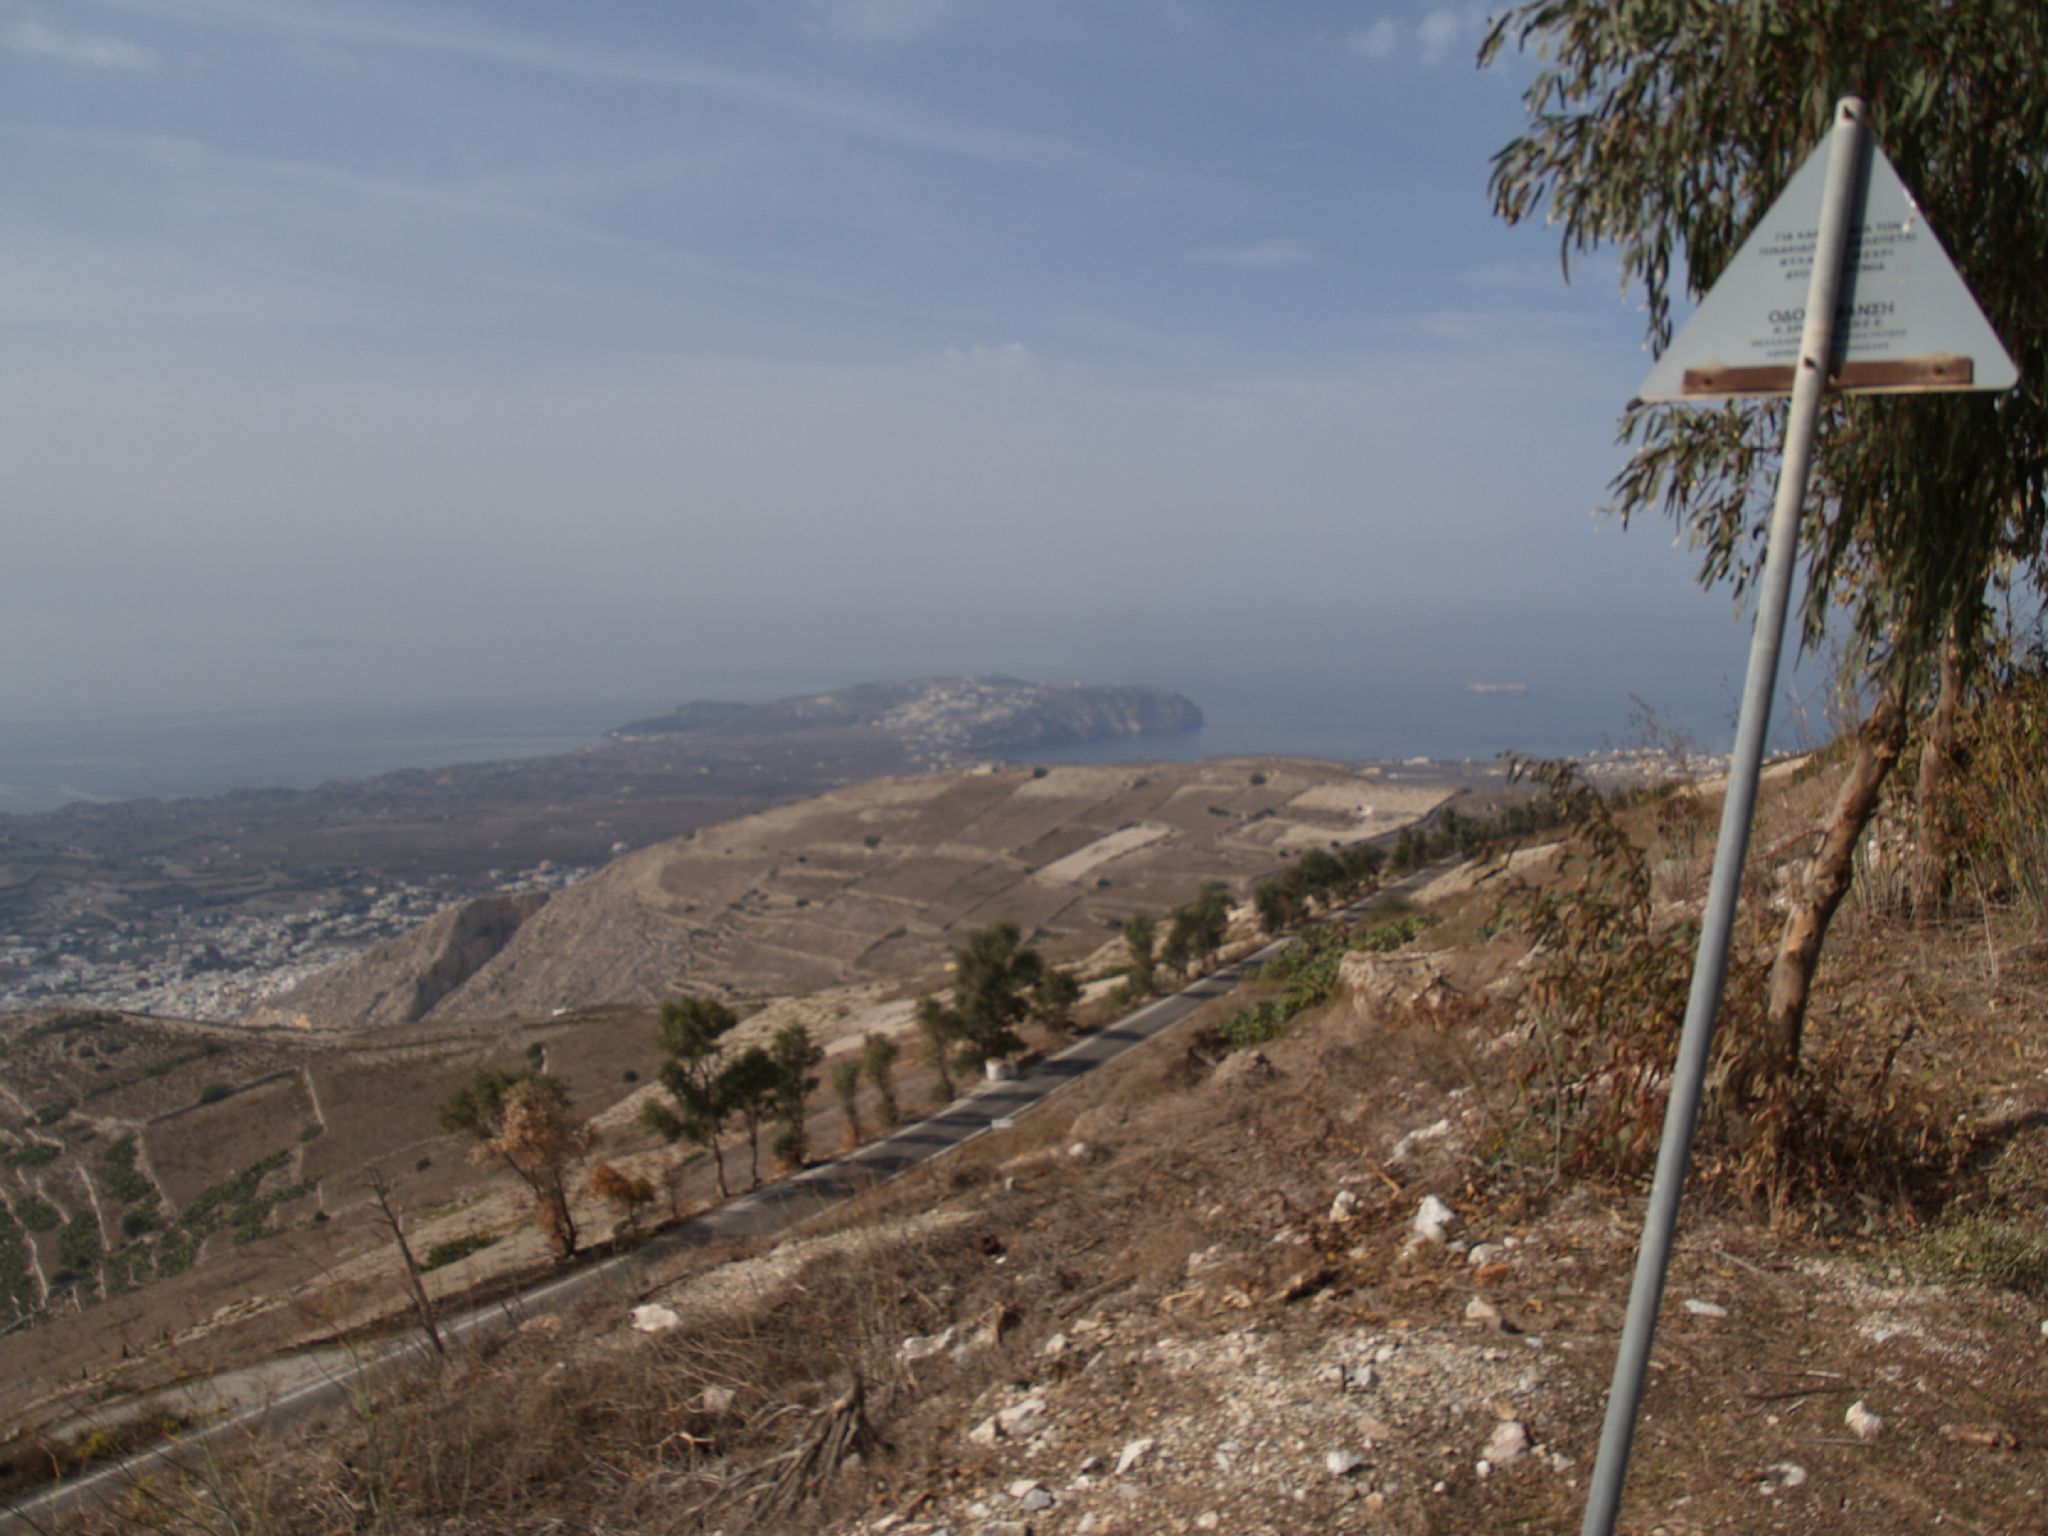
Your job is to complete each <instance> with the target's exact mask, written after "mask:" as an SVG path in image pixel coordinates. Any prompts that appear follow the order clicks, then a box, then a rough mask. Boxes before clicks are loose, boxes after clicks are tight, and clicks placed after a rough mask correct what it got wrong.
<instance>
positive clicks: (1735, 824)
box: [1580, 96, 2018, 1536]
mask: <svg viewBox="0 0 2048 1536" xmlns="http://www.w3.org/2000/svg"><path fill="white" fill-rule="evenodd" d="M1863 118H1864V106H1863V102H1862V101H1861V100H1860V99H1859V98H1857V97H1854V96H1845V97H1844V98H1842V100H1841V101H1840V102H1839V103H1837V105H1836V107H1835V125H1834V128H1833V130H1832V131H1831V132H1830V133H1829V135H1828V137H1827V139H1826V140H1824V141H1823V142H1822V144H1821V145H1820V146H1818V147H1817V148H1816V149H1815V150H1814V152H1813V154H1812V156H1811V157H1810V158H1809V159H1808V161H1807V162H1806V164H1805V166H1803V167H1802V168H1801V169H1800V171H1799V172H1798V174H1797V175H1795V176H1794V177H1793V178H1792V180H1791V182H1790V183H1788V184H1787V186H1786V188H1785V190H1784V192H1782V193H1781V194H1780V195H1779V198H1778V201H1777V202H1776V203H1774V204H1773V205H1772V207H1771V209H1770V211H1769V212H1768V213H1766V214H1765V216H1764V219H1763V221H1762V223H1760V224H1759V225H1758V226H1757V228H1756V230H1755V231H1754V232H1753V233H1752V234H1751V235H1750V237H1749V239H1748V240H1746V241H1744V242H1743V246H1742V249H1741V250H1739V251H1737V252H1736V254H1735V259H1734V260H1733V261H1731V262H1730V263H1729V265H1728V270H1727V272H1726V273H1724V274H1723V276H1722V277H1721V279H1720V280H1719V281H1717V282H1716V283H1715V285H1714V288H1713V290H1712V291H1711V292H1710V293H1708V295H1707V297H1706V298H1705V299H1704V300H1703V301H1702V302H1701V304H1700V307H1699V309H1698V311H1696V312H1695V313H1694V315H1693V316H1692V318H1691V319H1690V320H1689V321H1688V322H1687V323H1686V326H1685V328H1684V329H1683V330H1682V331H1681V332H1680V333H1679V335H1678V337H1677V339H1676V340H1675V341H1673V343H1672V344H1671V346H1670V347H1669V348H1668V349H1666V351H1665V353H1664V355H1663V356H1662V357H1660V358H1659V359H1658V361H1657V366H1656V367H1655V368H1654V369H1652V370H1651V373H1650V376H1649V378H1648V379H1647V380H1645V381H1644V384H1643V389H1642V392H1641V398H1643V399H1645V400H1700V399H1709V398H1715V397H1720V396H1727V395H1782V394H1786V393H1788V392H1789V393H1790V395H1791V397H1792V403H1791V411H1790V417H1789V419H1788V421H1787V423H1786V429H1785V451H1784V457H1783V460H1782V461H1781V464H1780V466H1779V471H1778V489H1777V497H1776V500H1775V501H1774V502H1773V504H1772V507H1771V521H1770V536H1769V542H1768V544H1767V545H1766V547H1765V553H1764V568H1763V581H1762V586H1761V592H1760V595H1759V598H1758V602H1757V615H1756V631H1755V634H1754V635H1753V637H1752V639H1751V642H1750V652H1749V675H1748V678H1747V679H1746V681H1745V682H1744V684H1743V692H1742V713H1741V715H1740V717H1739V719H1738V721H1737V724H1736V730H1735V748H1734V752H1733V754H1732V755H1731V757H1730V760H1729V765H1728V791H1727V798H1726V800H1725V801H1724V802H1723V804H1722V808H1721V832H1720V837H1719V840H1718V841H1717V842H1716V844H1715V849H1714V871H1713V876H1712V878H1711V880H1710V881H1709V883H1708V887H1707V904H1706V911H1705V913H1704V916H1703V918H1702V920H1701V924H1700V947H1699V955H1698V958H1697V959H1696V960H1695V961H1694V964H1693V976H1692V992H1691V995H1690V997H1689V998H1688V999H1687V1003H1686V1011H1685V1025H1684V1028H1683V1030H1682V1031H1681V1032H1680V1035H1679V1042H1678V1060H1677V1063H1676V1065H1675V1066H1674V1068H1673V1071H1672V1074H1671V1097H1670V1099H1669V1101H1668V1103H1667V1105H1666V1108H1665V1112H1664V1135H1663V1140H1662V1141H1661V1142H1660V1143H1659V1145H1658V1148H1657V1168H1656V1173H1655V1175H1654V1176H1653V1178H1652V1180H1651V1184H1650V1201H1649V1209H1648V1211H1647V1212H1646V1213H1645V1215H1644V1218H1643V1239H1642V1246H1641V1248H1640V1249H1639V1250H1638V1252H1637V1255H1636V1270H1635V1279H1634V1282H1633V1283H1632V1285H1631V1287H1630V1289H1629V1298H1628V1316H1627V1319H1626V1321H1625V1322H1624V1324H1623V1326H1622V1333H1621V1347H1620V1350H1619V1352H1618V1353H1617V1354H1616V1357H1615V1361H1614V1379H1613V1383H1612V1385H1611V1386H1610V1387H1609V1389H1608V1397H1607V1418H1606V1422H1605V1423H1604V1424H1603V1426H1602V1428H1601V1432H1600V1452H1599V1456H1598V1459H1597V1460H1596V1461H1595V1463H1594V1466H1593V1478H1592V1488H1591V1491H1590V1493H1589V1494H1588V1496H1587V1500H1586V1517H1585V1521H1584V1523H1583V1525H1582V1526H1581V1527H1580V1531H1581V1536H1612V1532H1613V1530H1614V1520H1615V1516H1616V1514H1617V1512H1618V1511H1619V1508H1620V1504H1621V1489H1622V1482H1623V1480H1624V1478H1625V1477H1626V1476H1627V1472H1628V1457H1629V1449H1630V1446H1631V1444H1632V1443H1633V1441H1634V1439H1635V1428H1636V1415H1637V1411H1638V1409H1639V1408H1640V1406H1641V1403H1642V1394H1643V1376H1644V1372H1645V1370H1646V1368H1647V1367H1648V1365H1649V1360H1650V1344H1651V1341H1652V1340H1653V1339H1654V1337H1655V1335H1656V1331H1657V1310H1658V1307H1659V1304H1660V1303H1661V1302H1662V1300H1663V1296H1664V1277H1665V1273H1666V1270H1667V1268H1668V1266H1669V1264H1670V1258H1671V1238H1672V1233H1673V1231H1674V1229H1675V1228H1676V1226H1677V1223H1678V1205H1679V1197H1680V1195H1681V1193H1682V1191H1683V1189H1684V1186H1685V1170H1686V1163H1687V1161H1688V1159H1689V1157H1690V1155H1691V1152H1692V1138H1693V1131H1694V1129H1695V1127H1696V1125H1697V1123H1698V1120H1699V1109H1700V1098H1701V1094H1702V1091H1703V1089H1704V1087H1705V1083H1706V1072H1707V1063H1708V1057H1709V1052H1710V1050H1711V1048H1712V1046H1713V1038H1714V1015H1715V1013H1716V1012H1717V1011H1718V1010H1719V1008H1720V1004H1721V984H1722V979H1723V976H1724V973H1725V970H1726V967H1727V962H1728V940H1729V934H1730V931H1731V929H1732V927H1733V923H1734V917H1735V897H1736V892H1737V889H1738V888H1739V886H1740V885H1741V876H1742V864H1743V859H1744V858H1745V856H1746V855H1747V854H1748V851H1749V831H1750V820H1751V817H1752V814H1753V813H1754V811H1755V808H1756V786H1757V775H1758V773H1759V771H1760V769H1761V767H1762V764H1763V752H1764V736H1765V732H1766V730H1767V729H1768V727H1769V724H1770V712H1771V695H1772V693H1773V692H1775V691H1776V688H1777V677H1778V655H1779V652H1780V650H1781V649H1782V648H1783V646H1784V636H1785V613H1786V608H1787V606H1788V603H1789V601H1790V597H1791V591H1792V570H1793V566H1794V565H1795V564H1796V563H1797V559H1798V553H1799V517H1800V509H1801V507H1802V506H1803V504H1804V503H1805V500H1806V482H1807V473H1808V470H1809V468H1810V467H1811V464H1812V460H1813V441H1814V432H1815V429H1816V427H1817V426H1818V424H1819V421H1820V406H1821V398H1822V395H1823V393H1824V392H1825V391H1826V390H1828V389H1830V388H1834V389H1838V390H1844V391H1851V392H1856V393H1903V392H1908V391H1912V392H1918V391H1926V390H1956V389H1979V390H1983V389H2010V388H2011V387H2012V385H2013V384H2014V383H2015V382H2016V381H2017V379H2018V371H2017V370H2016V369H2015V368H2014V367H2013V363H2012V359H2011V358H2010V357H2008V356H2007V355H2006V352H2005V349H2004V347H2003V346H2001V345H2000V344H1999V341H1998V338H1997V336H1996V334H1995V333H1994V332H1993V331H1992V329H1991V326H1990V324H1989V322H1987V321H1986V320H1985V318H1984V316H1983V313H1982V311H1980V310H1979V309H1978V308H1977V304H1976V301H1975V300H1974V299H1972V298H1971V297H1970V294H1969V290H1968V289H1967V288H1966V287H1964V285H1963V282H1962V279H1961V277H1960V276H1959V275H1958V274H1957V273H1956V271H1955V268H1954V267H1953V266H1952V265H1951V264H1950V263H1949V260H1948V257H1947V254H1946V253H1945V252H1943V251H1942V249H1941V247H1940V244H1939V242H1937V241H1936V240H1935V239H1934V236H1933V234H1932V232H1931V231H1929V230H1928V229H1927V226H1926V221H1925V220H1924V219H1922V218H1921V217H1920V210H1919V207H1918V205H1917V204H1916V203H1915V202H1914V201H1913V198H1912V194H1911V193H1909V192H1907V191H1906V189H1905V186H1904V184H1903V183H1902V182H1900V180H1899V175H1898V172H1897V171H1896V170H1894V169H1893V168H1892V165H1891V162H1890V161H1889V160H1887V159H1885V157H1884V154H1883V152H1882V151H1881V150H1879V149H1878V148H1877V146H1876V145H1875V143H1874V142H1872V141H1871V139H1870V137H1869V135H1868V133H1867V132H1866V130H1865V127H1864V122H1863ZM1816 214H1817V215H1818V227H1817V228H1816V227H1815V225H1814V219H1815V216H1816ZM1809 251H1810V252H1811V259H1810V267H1809V265H1808V263H1807V261H1806V260H1805V253H1806V252H1809ZM1802 275H1803V276H1804V277H1805V278H1806V289H1805V294H1804V302H1803V303H1798V302H1795V299H1794V293H1796V289H1794V290H1793V291H1792V292H1788V291H1787V287H1788V284H1796V282H1797V281H1798V279H1799V278H1800V277H1801V276H1802ZM1795 335H1796V342H1795V340H1794V338H1795Z"/></svg>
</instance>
